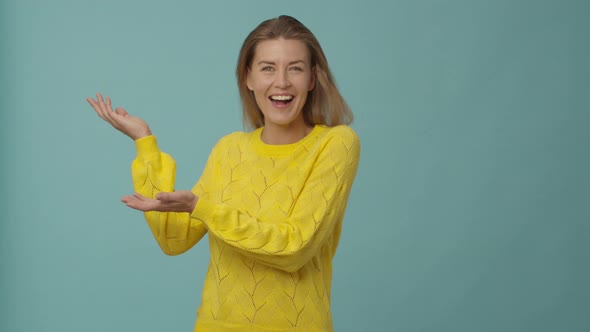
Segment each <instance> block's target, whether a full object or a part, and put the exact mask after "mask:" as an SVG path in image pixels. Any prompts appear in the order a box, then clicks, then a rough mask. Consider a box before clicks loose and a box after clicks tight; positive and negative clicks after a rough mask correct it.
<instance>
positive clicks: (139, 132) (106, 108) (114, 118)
mask: <svg viewBox="0 0 590 332" xmlns="http://www.w3.org/2000/svg"><path fill="white" fill-rule="evenodd" d="M86 101H88V103H89V104H90V106H92V108H94V111H96V114H98V116H99V117H101V118H102V119H103V120H105V121H106V122H108V123H109V124H110V125H111V126H113V128H115V129H117V130H118V131H120V132H122V133H123V134H125V135H127V136H129V137H130V138H131V139H132V140H136V139H139V138H142V137H145V136H149V135H151V134H152V132H151V130H150V127H149V126H148V124H147V123H146V122H145V121H144V120H143V119H142V118H139V117H136V116H132V115H130V114H129V113H127V111H126V110H125V109H123V108H121V107H117V108H116V109H115V111H113V108H112V106H111V98H109V97H107V98H106V101H105V100H104V99H103V97H102V95H101V94H100V93H97V94H96V100H94V99H92V98H87V99H86Z"/></svg>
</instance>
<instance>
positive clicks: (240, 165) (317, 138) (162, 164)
mask: <svg viewBox="0 0 590 332" xmlns="http://www.w3.org/2000/svg"><path fill="white" fill-rule="evenodd" d="M237 78H238V87H239V89H240V95H241V99H242V104H243V111H244V119H245V122H247V123H248V125H250V126H251V127H253V129H254V130H253V131H252V132H248V133H245V132H236V133H233V134H230V135H227V136H225V137H223V138H222V139H221V140H220V141H219V142H218V143H217V144H216V145H215V147H214V148H213V150H212V152H211V154H210V156H209V159H208V161H207V164H206V166H205V169H204V170H203V173H202V175H201V177H200V179H199V181H198V182H197V184H196V185H195V186H194V187H193V189H192V190H191V191H186V190H185V191H174V177H175V162H174V160H173V159H172V158H171V157H170V156H169V155H167V154H165V153H163V152H161V151H160V150H159V148H158V145H157V141H156V138H155V137H154V136H153V135H152V133H151V131H150V128H149V126H148V125H147V124H146V123H145V122H144V121H143V120H141V119H140V118H138V117H134V116H131V115H129V114H128V113H127V112H126V111H125V110H124V109H122V108H117V109H116V110H115V111H114V112H113V111H112V108H111V100H110V98H108V97H107V98H106V101H105V100H104V99H103V97H102V95H100V94H97V99H96V100H94V99H91V98H88V102H89V103H90V104H91V105H92V107H93V108H94V110H95V111H96V112H97V113H98V115H99V116H100V117H101V118H102V119H103V120H105V121H107V122H108V123H109V124H111V125H112V126H113V127H115V128H116V129H118V130H120V131H121V132H123V133H124V134H125V135H127V136H129V137H130V138H131V139H133V140H134V141H135V145H136V147H137V157H136V159H135V160H134V161H133V164H132V177H133V185H134V189H135V191H136V193H135V194H134V195H132V196H125V197H123V198H122V201H123V203H125V204H126V205H127V206H129V207H131V208H134V209H137V210H141V211H144V212H145V218H146V220H147V223H148V224H149V226H150V228H151V230H152V232H153V234H154V236H155V238H156V240H157V241H158V244H159V245H160V247H161V248H162V250H163V251H164V252H165V253H166V254H169V255H177V254H180V253H183V252H184V251H186V250H188V249H190V248H191V247H192V246H193V245H195V244H196V243H197V242H198V241H199V240H200V239H201V238H202V237H203V236H204V235H205V234H206V233H208V234H209V248H210V251H211V259H210V263H209V269H208V272H207V277H206V280H205V285H204V288H203V295H202V302H201V306H200V308H199V310H198V312H197V315H198V318H197V322H196V326H195V331H332V330H333V326H332V317H331V313H330V290H331V280H332V258H333V257H334V254H335V252H336V247H337V245H338V240H339V238H340V231H341V227H342V219H343V216H344V211H345V208H346V203H347V199H348V195H349V192H350V188H351V186H352V182H353V180H354V177H355V175H356V170H357V165H358V159H359V151H360V145H359V141H358V138H357V136H356V135H355V133H354V132H353V130H352V129H351V128H350V127H348V126H346V125H345V124H348V123H350V122H351V121H352V113H351V112H350V110H349V108H348V106H347V105H346V103H345V102H344V100H343V99H342V97H341V96H340V93H339V92H338V90H337V88H336V86H335V84H334V80H333V79H332V75H331V73H330V70H329V68H328V64H327V61H326V58H325V56H324V53H323V51H322V49H321V47H320V45H319V43H318V41H317V40H316V38H315V37H314V35H313V34H312V33H311V32H310V31H309V30H308V29H307V28H306V27H305V26H304V25H303V24H301V23H300V22H299V21H297V20H296V19H294V18H292V17H289V16H280V17H278V18H275V19H270V20H267V21H265V22H263V23H261V24H260V25H259V26H258V27H257V28H256V29H254V30H253V31H252V32H251V33H250V34H249V35H248V37H247V38H246V40H245V41H244V44H243V46H242V49H241V52H240V55H239V60H238V66H237Z"/></svg>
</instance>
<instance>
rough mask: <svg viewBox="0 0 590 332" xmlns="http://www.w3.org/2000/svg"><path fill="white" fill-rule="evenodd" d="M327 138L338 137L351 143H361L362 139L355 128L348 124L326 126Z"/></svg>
mask: <svg viewBox="0 0 590 332" xmlns="http://www.w3.org/2000/svg"><path fill="white" fill-rule="evenodd" d="M326 138H336V139H339V140H342V141H344V142H346V143H349V144H359V145H360V140H359V137H358V135H357V134H356V132H355V131H354V129H352V128H351V127H349V126H347V125H338V126H334V127H327V128H326Z"/></svg>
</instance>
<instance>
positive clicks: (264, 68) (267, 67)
mask: <svg viewBox="0 0 590 332" xmlns="http://www.w3.org/2000/svg"><path fill="white" fill-rule="evenodd" d="M261 70H262V71H273V70H274V68H273V67H271V66H266V67H262V69H261Z"/></svg>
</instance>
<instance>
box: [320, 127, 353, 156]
mask: <svg viewBox="0 0 590 332" xmlns="http://www.w3.org/2000/svg"><path fill="white" fill-rule="evenodd" d="M322 129H323V132H322V133H321V134H320V137H321V138H320V139H319V141H320V142H321V143H320V144H321V151H322V152H321V153H323V154H327V155H329V156H330V158H331V159H333V160H336V159H337V160H341V162H343V163H345V164H348V165H356V164H358V161H359V159H360V147H361V145H360V140H359V137H358V135H357V134H356V132H355V131H354V130H353V129H352V128H351V127H349V126H347V125H339V126H334V127H324V128H322Z"/></svg>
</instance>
